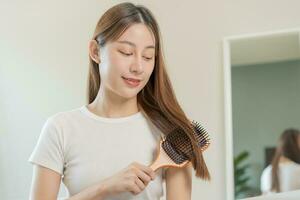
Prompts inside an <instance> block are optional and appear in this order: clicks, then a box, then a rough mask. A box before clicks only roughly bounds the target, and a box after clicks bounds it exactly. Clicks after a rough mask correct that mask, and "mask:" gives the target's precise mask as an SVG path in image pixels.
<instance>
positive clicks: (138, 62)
mask: <svg viewBox="0 0 300 200" xmlns="http://www.w3.org/2000/svg"><path fill="white" fill-rule="evenodd" d="M143 71H144V69H143V64H142V58H138V57H136V58H135V59H134V62H133V63H132V65H131V66H130V72H134V73H137V74H141V73H143Z"/></svg>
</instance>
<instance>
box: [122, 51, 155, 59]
mask: <svg viewBox="0 0 300 200" xmlns="http://www.w3.org/2000/svg"><path fill="white" fill-rule="evenodd" d="M119 52H120V53H121V54H123V55H125V56H131V55H132V53H125V52H123V51H119ZM143 57H144V58H145V59H146V60H151V59H152V57H146V56H143Z"/></svg>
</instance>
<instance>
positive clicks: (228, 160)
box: [223, 28, 300, 200]
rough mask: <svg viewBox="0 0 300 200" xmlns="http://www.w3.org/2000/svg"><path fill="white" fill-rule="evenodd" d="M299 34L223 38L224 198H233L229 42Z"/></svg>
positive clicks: (272, 32)
mask: <svg viewBox="0 0 300 200" xmlns="http://www.w3.org/2000/svg"><path fill="white" fill-rule="evenodd" d="M295 32H296V33H298V34H299V40H298V41H299V46H300V28H293V29H285V30H277V31H268V32H258V33H252V34H241V35H235V36H228V37H224V38H223V81H224V82H223V83H224V88H223V89H224V128H225V129H224V130H225V168H226V169H225V172H226V174H225V184H226V188H225V189H226V200H234V199H235V197H234V166H233V158H234V157H233V130H232V88H231V52H230V51H231V42H232V41H234V40H241V39H248V38H255V37H262V36H272V35H277V34H290V33H295Z"/></svg>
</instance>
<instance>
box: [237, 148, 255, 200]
mask: <svg viewBox="0 0 300 200" xmlns="http://www.w3.org/2000/svg"><path fill="white" fill-rule="evenodd" d="M248 157H249V152H248V151H243V152H241V153H239V154H238V155H237V156H235V158H234V193H235V198H239V197H243V195H245V193H247V192H248V191H249V190H251V188H250V187H249V186H248V181H249V180H250V177H249V176H247V175H246V170H247V169H248V168H249V167H250V165H249V164H244V162H245V160H247V158H248Z"/></svg>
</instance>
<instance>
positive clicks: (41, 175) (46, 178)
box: [29, 165, 61, 200]
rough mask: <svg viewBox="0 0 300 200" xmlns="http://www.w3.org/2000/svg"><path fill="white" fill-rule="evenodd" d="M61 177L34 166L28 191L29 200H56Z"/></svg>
mask: <svg viewBox="0 0 300 200" xmlns="http://www.w3.org/2000/svg"><path fill="white" fill-rule="evenodd" d="M60 182H61V175H60V174H59V173H57V172H55V171H53V170H51V169H48V168H45V167H42V166H39V165H34V166H33V176H32V184H31V191H30V197H29V199H30V200H41V199H43V200H56V199H57V195H58V192H59V187H60Z"/></svg>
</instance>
